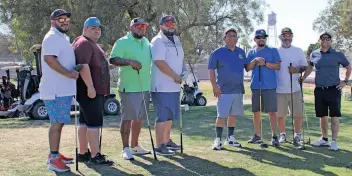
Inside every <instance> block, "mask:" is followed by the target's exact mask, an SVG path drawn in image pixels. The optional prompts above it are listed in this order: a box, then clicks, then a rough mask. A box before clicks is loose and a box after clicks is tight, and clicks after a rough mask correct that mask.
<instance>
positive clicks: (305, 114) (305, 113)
mask: <svg viewBox="0 0 352 176" xmlns="http://www.w3.org/2000/svg"><path fill="white" fill-rule="evenodd" d="M301 78H302V73H301ZM300 86H301V94H302V106H303V109H302V110H303V112H304V116H305V119H306V124H307V133H308V143H310V134H309V125H308V117H307V112H306V110H305V106H304V94H303V81H302V80H301V81H300ZM303 130H304V128H303Z"/></svg>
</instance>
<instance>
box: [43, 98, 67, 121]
mask: <svg viewBox="0 0 352 176" xmlns="http://www.w3.org/2000/svg"><path fill="white" fill-rule="evenodd" d="M72 97H73V96H64V97H56V96H55V100H44V104H45V107H46V109H47V111H48V115H49V119H50V123H52V124H54V123H61V124H69V123H70V122H71V116H70V112H71V103H72Z"/></svg>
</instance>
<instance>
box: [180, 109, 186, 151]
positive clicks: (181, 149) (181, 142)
mask: <svg viewBox="0 0 352 176" xmlns="http://www.w3.org/2000/svg"><path fill="white" fill-rule="evenodd" d="M185 112H186V111H185ZM180 140H181V153H183V140H182V108H181V105H180Z"/></svg>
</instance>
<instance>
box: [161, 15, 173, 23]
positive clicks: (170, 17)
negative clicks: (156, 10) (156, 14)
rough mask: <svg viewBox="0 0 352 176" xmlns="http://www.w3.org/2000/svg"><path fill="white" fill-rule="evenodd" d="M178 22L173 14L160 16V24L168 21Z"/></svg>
mask: <svg viewBox="0 0 352 176" xmlns="http://www.w3.org/2000/svg"><path fill="white" fill-rule="evenodd" d="M170 21H172V22H176V20H175V17H173V16H171V15H166V16H163V17H161V18H160V21H159V24H164V23H166V22H170Z"/></svg>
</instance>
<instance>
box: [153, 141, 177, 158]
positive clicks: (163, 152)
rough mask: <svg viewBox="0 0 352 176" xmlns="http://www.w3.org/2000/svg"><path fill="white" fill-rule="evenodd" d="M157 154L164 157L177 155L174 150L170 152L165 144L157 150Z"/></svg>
mask: <svg viewBox="0 0 352 176" xmlns="http://www.w3.org/2000/svg"><path fill="white" fill-rule="evenodd" d="M155 153H156V154H157V155H164V156H169V155H174V154H175V152H174V151H172V150H169V149H168V148H167V147H166V145H165V144H161V145H160V147H158V148H155Z"/></svg>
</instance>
